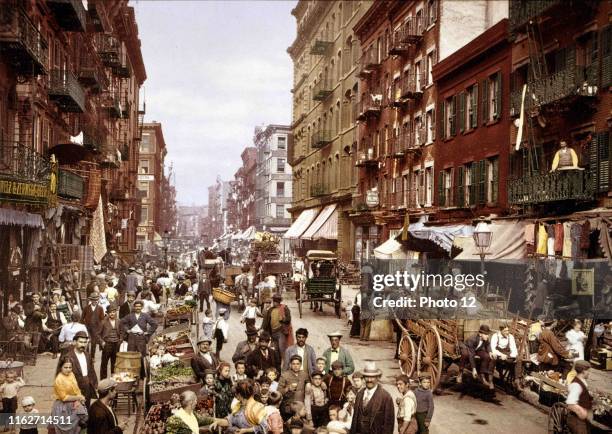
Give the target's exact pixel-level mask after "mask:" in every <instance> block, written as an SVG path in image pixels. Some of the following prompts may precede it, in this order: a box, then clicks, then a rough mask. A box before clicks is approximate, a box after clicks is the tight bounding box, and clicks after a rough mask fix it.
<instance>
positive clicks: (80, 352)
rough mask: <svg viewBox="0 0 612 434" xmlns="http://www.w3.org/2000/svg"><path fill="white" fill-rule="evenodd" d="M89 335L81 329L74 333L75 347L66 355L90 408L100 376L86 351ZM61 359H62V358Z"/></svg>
mask: <svg viewBox="0 0 612 434" xmlns="http://www.w3.org/2000/svg"><path fill="white" fill-rule="evenodd" d="M88 342H89V336H88V335H87V333H85V332H83V331H81V332H77V333H76V334H75V335H74V343H75V345H74V347H73V348H72V349H71V350H70V351H68V353H67V354H66V357H68V358H69V359H70V362H71V363H72V372H73V373H74V376H75V377H76V380H77V384H78V385H79V389H81V393H82V394H83V396H84V397H85V407H87V409H89V404H90V402H91V399H92V398H96V397H97V396H96V388H97V387H98V377H97V375H96V371H95V369H94V365H93V361H92V358H91V356H90V354H89V353H88V352H87V351H86V350H87V344H88ZM60 360H61V359H60Z"/></svg>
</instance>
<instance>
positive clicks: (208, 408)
mask: <svg viewBox="0 0 612 434" xmlns="http://www.w3.org/2000/svg"><path fill="white" fill-rule="evenodd" d="M198 396H199V397H201V398H202V400H203V401H204V409H203V410H204V412H205V413H206V415H208V416H210V417H214V416H215V400H216V397H217V391H216V390H215V371H213V370H211V369H207V370H206V371H205V373H204V386H202V388H201V389H200V391H199V392H198Z"/></svg>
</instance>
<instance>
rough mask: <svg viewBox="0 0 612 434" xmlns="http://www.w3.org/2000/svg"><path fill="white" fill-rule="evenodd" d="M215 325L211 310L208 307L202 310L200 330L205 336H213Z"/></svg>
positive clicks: (210, 337)
mask: <svg viewBox="0 0 612 434" xmlns="http://www.w3.org/2000/svg"><path fill="white" fill-rule="evenodd" d="M214 326H215V321H214V320H213V319H212V311H211V310H210V309H206V312H204V318H202V332H203V333H204V334H203V336H204V337H205V338H209V339H212V338H213V327H214Z"/></svg>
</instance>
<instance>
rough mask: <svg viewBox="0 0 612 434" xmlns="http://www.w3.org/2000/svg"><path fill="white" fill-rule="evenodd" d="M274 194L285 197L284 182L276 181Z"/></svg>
mask: <svg viewBox="0 0 612 434" xmlns="http://www.w3.org/2000/svg"><path fill="white" fill-rule="evenodd" d="M276 196H277V197H285V183H284V182H277V183H276Z"/></svg>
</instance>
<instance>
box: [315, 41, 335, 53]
mask: <svg viewBox="0 0 612 434" xmlns="http://www.w3.org/2000/svg"><path fill="white" fill-rule="evenodd" d="M333 46H334V43H333V42H332V41H325V40H322V39H317V40H315V42H314V43H313V44H312V46H311V47H310V54H314V55H315V56H325V55H327V54H329V53H330V51H331V49H332V47H333Z"/></svg>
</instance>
